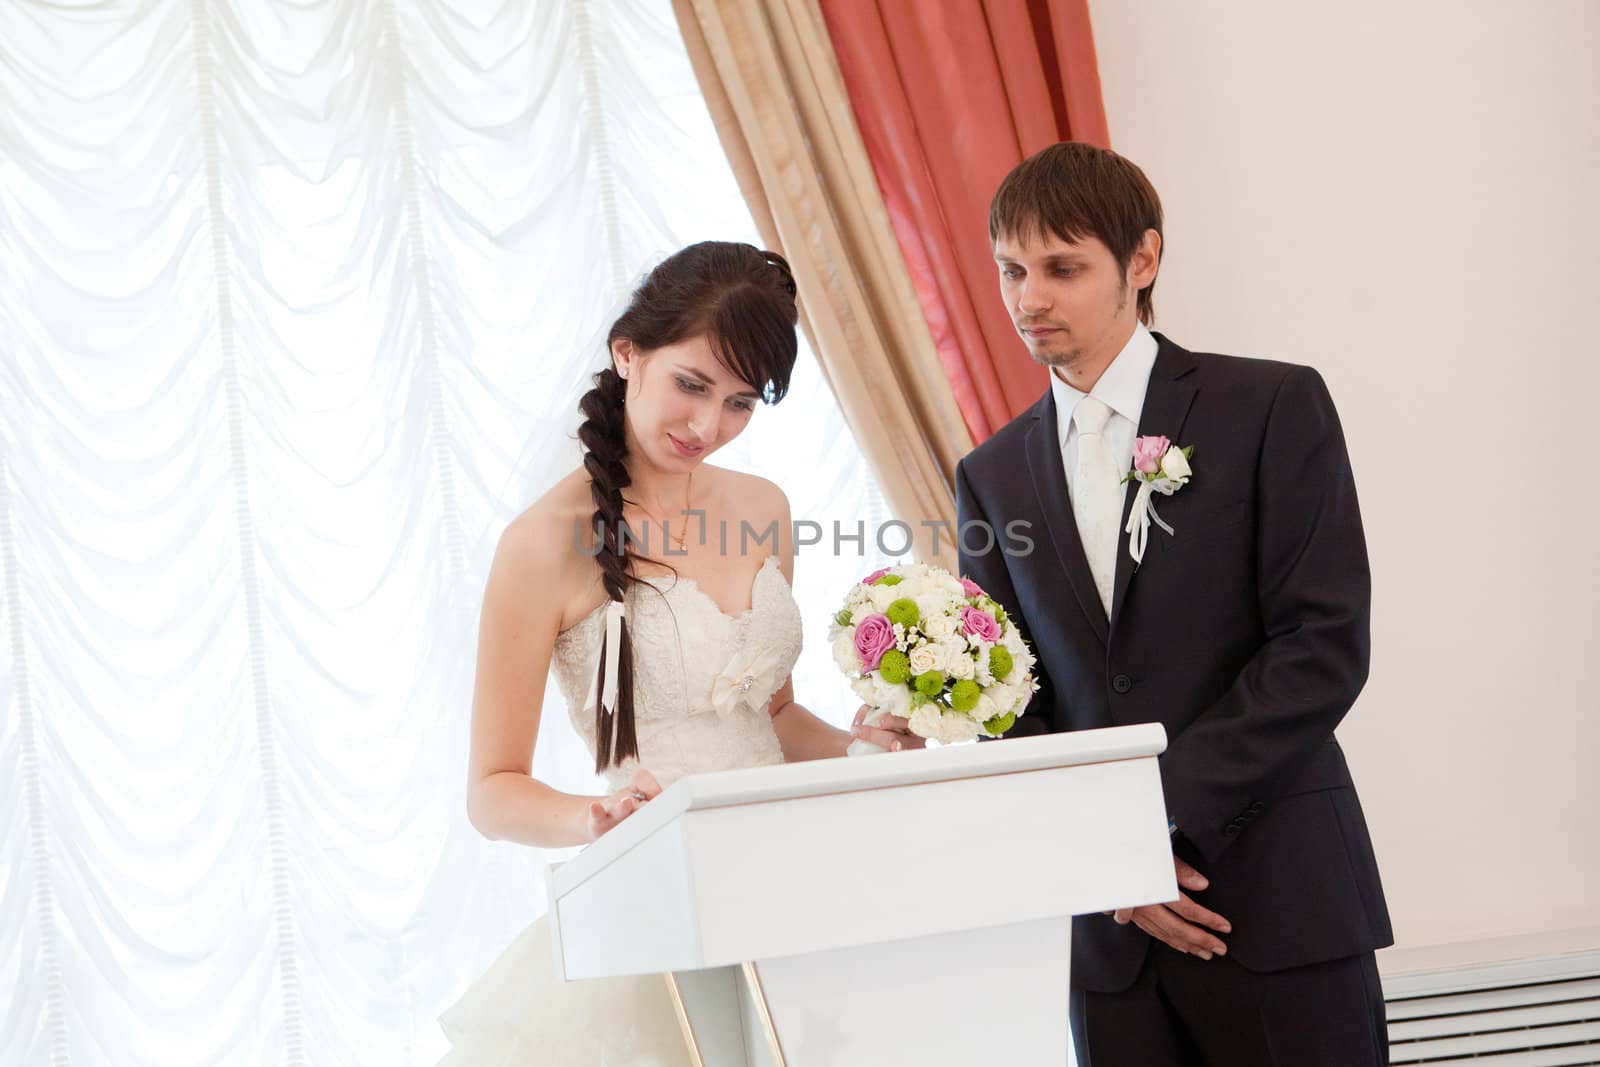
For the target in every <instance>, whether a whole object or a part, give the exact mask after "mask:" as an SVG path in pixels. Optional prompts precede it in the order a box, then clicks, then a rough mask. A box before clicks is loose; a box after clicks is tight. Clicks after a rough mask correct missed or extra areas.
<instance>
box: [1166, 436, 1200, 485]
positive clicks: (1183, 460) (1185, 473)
mask: <svg viewBox="0 0 1600 1067" xmlns="http://www.w3.org/2000/svg"><path fill="white" fill-rule="evenodd" d="M1192 473H1193V472H1192V471H1191V470H1190V469H1189V459H1188V457H1187V456H1185V455H1184V454H1183V449H1181V448H1179V447H1178V446H1177V445H1173V446H1172V447H1171V448H1169V449H1167V454H1166V455H1164V456H1162V457H1161V474H1162V476H1163V477H1166V478H1171V479H1172V480H1173V481H1175V482H1181V481H1183V480H1184V479H1185V478H1187V477H1189V475H1190V474H1192Z"/></svg>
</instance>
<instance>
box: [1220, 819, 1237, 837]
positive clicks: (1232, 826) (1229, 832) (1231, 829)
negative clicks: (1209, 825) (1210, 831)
mask: <svg viewBox="0 0 1600 1067" xmlns="http://www.w3.org/2000/svg"><path fill="white" fill-rule="evenodd" d="M1238 832H1239V824H1238V823H1236V822H1230V823H1229V824H1228V825H1227V826H1224V827H1223V828H1222V836H1224V837H1232V836H1233V835H1234V834H1237V833H1238Z"/></svg>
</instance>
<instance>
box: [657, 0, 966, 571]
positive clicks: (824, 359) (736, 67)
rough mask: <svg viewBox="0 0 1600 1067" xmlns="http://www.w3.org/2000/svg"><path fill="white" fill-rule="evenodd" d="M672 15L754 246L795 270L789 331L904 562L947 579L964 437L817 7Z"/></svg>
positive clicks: (712, 5)
mask: <svg viewBox="0 0 1600 1067" xmlns="http://www.w3.org/2000/svg"><path fill="white" fill-rule="evenodd" d="M673 8H674V11H675V12H676V14H677V17H678V24H679V26H680V27H682V30H683V36H684V40H685V41H686V42H687V44H688V50H689V56H690V59H691V60H692V61H693V63H694V68H695V73H696V75H697V77H698V79H699V82H700V86H701V89H702V91H703V92H704V94H705V98H706V103H707V105H708V106H709V108H710V110H711V116H712V118H713V120H714V121H715V122H716V124H717V130H718V133H719V134H720V136H721V139H722V146H723V148H724V149H725V150H726V152H727V155H728V160H729V162H730V163H731V164H732V166H733V170H734V173H735V174H736V175H737V177H738V181H739V187H740V189H741V191H742V192H743V193H744V197H745V200H746V201H747V202H748V203H749V205H750V212H751V214H752V215H754V216H755V220H756V226H757V227H758V228H759V229H760V232H761V236H762V239H763V240H764V241H766V242H767V244H768V246H769V247H771V248H774V249H776V250H778V251H781V252H782V253H783V254H784V256H786V257H787V258H788V259H789V261H790V263H791V264H792V266H793V267H794V274H795V281H796V283H797V284H798V286H799V289H800V314H801V325H802V328H803V329H804V330H805V332H806V336H807V338H808V339H809V340H810V342H811V347H812V349H813V350H814V351H815V352H816V354H817V359H818V360H819V361H820V363H821V364H822V371H823V374H824V376H825V377H826V379H827V382H828V385H829V387H830V388H831V389H832V390H833V394H834V396H835V397H837V398H838V401H839V406H840V408H841V409H842V410H843V411H844V416H845V420H846V421H847V422H848V423H849V425H850V428H851V430H852V431H853V432H854V433H855V436H856V440H857V441H858V442H859V443H860V445H861V450H862V452H863V453H864V454H865V455H866V457H867V460H868V462H870V463H871V464H872V466H873V469H874V470H875V471H876V472H877V475H878V479H879V481H880V482H881V483H882V485H883V490H884V494H885V495H886V496H887V498H888V502H889V506H890V509H891V510H892V511H893V512H894V514H895V516H896V517H897V518H899V519H901V520H902V521H904V522H906V523H908V524H910V526H911V528H912V530H913V532H914V533H915V534H916V550H915V551H916V555H917V557H918V558H919V559H923V560H925V561H927V562H930V563H938V564H940V565H942V566H945V567H947V568H949V569H950V570H951V571H952V572H954V571H955V569H956V558H955V557H956V553H955V547H954V524H955V490H954V485H955V467H956V461H957V460H958V459H960V458H961V456H962V455H964V454H965V453H966V452H967V451H968V450H970V449H971V447H972V439H971V437H970V436H969V435H968V433H967V429H966V425H965V424H964V423H963V421H962V418H961V412H960V410H959V408H958V407H957V406H956V402H955V397H954V395H953V394H952V393H951V390H950V386H949V383H948V380H947V378H946V376H945V373H944V369H943V368H942V366H941V365H940V362H939V356H938V352H937V350H936V349H935V347H934V343H933V338H932V336H931V335H930V334H929V332H928V326H927V323H926V321H925V320H924V319H923V316H922V308H921V306H920V305H919V304H918V302H917V297H916V293H915V292H914V291H913V289H912V285H911V279H910V276H909V274H908V273H907V271H906V266H905V261H904V260H903V259H902V258H901V254H900V248H899V245H898V244H897V243H896V241H895V235H894V230H893V228H892V227H891V226H890V224H889V217H888V213H887V211H886V210H885V208H884V205H883V199H882V197H881V196H880V195H879V192H878V183H877V179H876V178H875V177H874V176H873V171H872V165H871V163H870V162H869V161H868V159H867V153H866V149H865V147H864V146H863V145H862V142H861V135H860V133H859V132H858V131H857V129H856V124H855V118H854V116H853V115H852V113H851V110H850V100H849V97H848V96H847V95H846V92H845V87H844V81H843V79H842V78H841V77H840V74H839V68H838V64H837V63H836V61H835V59H834V53H833V46H832V43H831V42H830V41H829V39H828V32H827V27H826V25H825V24H824V23H823V20H822V14H821V11H820V10H819V9H818V7H817V5H816V0H673ZM981 223H982V220H974V223H973V224H974V225H981ZM939 521H944V522H947V523H949V524H950V525H949V527H948V528H947V529H945V530H944V531H943V532H942V533H939V534H938V535H937V540H938V547H939V551H938V552H937V553H936V554H935V553H934V552H932V550H931V546H932V543H933V540H934V532H933V531H932V530H931V529H930V528H927V527H924V526H922V525H921V524H922V523H924V522H928V523H933V522H939ZM869 536H870V535H869ZM888 540H889V543H891V544H894V543H898V541H899V540H900V538H899V537H891V538H889V539H888Z"/></svg>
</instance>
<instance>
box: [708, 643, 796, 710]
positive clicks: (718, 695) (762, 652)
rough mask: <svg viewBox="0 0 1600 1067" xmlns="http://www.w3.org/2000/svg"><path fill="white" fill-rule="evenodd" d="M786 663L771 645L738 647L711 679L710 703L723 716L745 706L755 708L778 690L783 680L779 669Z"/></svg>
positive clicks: (769, 698) (750, 708)
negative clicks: (749, 647)
mask: <svg viewBox="0 0 1600 1067" xmlns="http://www.w3.org/2000/svg"><path fill="white" fill-rule="evenodd" d="M782 669H783V663H782V661H781V660H780V659H779V658H778V654H777V653H776V652H775V651H773V650H772V649H768V648H755V649H744V648H741V649H738V650H736V651H735V652H734V654H733V656H732V657H731V658H729V660H728V662H727V664H726V665H725V666H723V668H722V670H721V672H719V673H718V674H717V676H716V678H715V679H713V680H712V682H711V706H712V707H713V708H714V709H716V712H717V714H718V715H719V716H721V717H722V718H724V719H729V718H732V717H733V715H734V714H735V713H736V712H738V710H739V709H740V708H741V707H743V708H744V709H746V710H747V711H755V710H757V709H759V708H760V707H761V706H762V705H764V704H766V702H767V701H769V700H771V699H772V694H773V693H775V692H777V691H778V686H779V685H781V684H782V683H783V679H782V678H780V677H779V676H778V675H779V672H780V671H781V670H782Z"/></svg>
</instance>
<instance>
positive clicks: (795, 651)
mask: <svg viewBox="0 0 1600 1067" xmlns="http://www.w3.org/2000/svg"><path fill="white" fill-rule="evenodd" d="M645 581H646V582H647V583H648V584H650V585H651V586H653V587H654V588H655V589H656V590H658V591H659V592H660V595H659V596H658V595H656V593H655V592H652V591H650V590H648V589H638V588H635V589H633V590H632V591H631V592H630V593H629V597H628V602H627V614H628V627H629V631H630V634H631V637H632V645H633V669H634V686H633V694H634V695H633V709H634V725H635V729H636V730H637V733H638V738H639V758H638V760H633V759H629V760H627V761H625V762H624V763H623V764H622V765H621V766H620V767H612V768H610V769H609V770H608V771H607V773H606V780H607V782H608V783H610V787H611V788H612V789H619V788H621V787H622V786H623V785H624V784H626V782H627V780H628V777H629V776H630V775H631V774H632V773H633V769H634V768H635V767H636V766H643V767H645V768H646V769H648V770H649V771H650V772H651V773H652V774H654V775H655V776H656V778H657V780H658V781H659V782H660V783H661V785H662V787H663V788H665V787H666V786H668V785H671V784H672V783H673V782H675V781H677V780H678V779H679V778H681V777H683V776H684V775H686V774H698V773H703V772H706V771H718V770H729V769H732V768H736V767H756V766H764V765H767V764H772V763H782V762H783V750H782V749H781V748H780V747H779V745H778V735H777V733H776V732H774V730H773V728H772V717H771V716H770V715H769V714H768V712H767V705H768V702H769V701H770V700H771V699H772V694H773V693H776V692H777V691H778V689H779V688H780V687H782V685H783V683H784V681H785V680H786V679H787V678H788V677H789V672H790V671H791V670H793V669H794V664H795V661H796V660H797V659H799V657H800V645H801V620H800V609H799V606H798V605H797V604H796V603H795V600H794V596H793V594H792V593H791V592H790V590H789V583H788V582H786V581H785V580H784V577H783V571H782V570H780V569H779V568H778V558H777V557H776V556H768V557H767V558H766V559H765V560H763V561H762V563H761V568H760V569H759V570H758V571H757V572H756V576H755V579H754V583H753V584H752V586H751V590H750V608H749V610H747V611H744V612H742V613H741V614H739V615H727V614H724V613H723V611H722V609H721V608H719V607H717V604H716V601H714V600H712V599H711V597H710V596H709V595H707V594H706V592H705V591H704V590H702V589H701V588H700V586H699V585H698V584H697V583H696V582H695V580H694V579H693V578H674V577H673V576H672V575H670V574H669V575H662V576H660V577H652V578H647V579H645ZM604 631H605V605H604V604H602V605H600V607H598V608H596V609H595V610H594V611H593V612H591V613H590V614H589V615H588V616H587V617H585V618H584V619H583V620H582V621H581V622H578V623H575V624H574V625H572V626H570V627H568V628H567V629H565V630H563V631H561V633H560V635H559V636H558V637H557V638H556V645H555V657H554V662H555V670H556V681H557V683H558V684H559V685H560V687H561V692H562V694H563V695H564V696H565V697H566V699H567V707H568V708H569V709H570V713H571V716H572V724H573V726H574V727H575V728H576V729H577V731H578V734H579V736H581V737H582V738H583V741H584V744H585V745H587V746H588V748H589V753H590V755H591V756H593V754H594V751H595V734H594V708H593V706H592V705H590V706H589V707H585V706H584V704H585V699H586V697H587V695H588V693H589V690H590V682H591V680H592V679H593V677H594V674H595V669H596V667H597V665H598V663H599V657H600V641H601V638H602V636H603V634H604Z"/></svg>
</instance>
